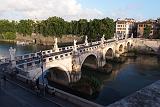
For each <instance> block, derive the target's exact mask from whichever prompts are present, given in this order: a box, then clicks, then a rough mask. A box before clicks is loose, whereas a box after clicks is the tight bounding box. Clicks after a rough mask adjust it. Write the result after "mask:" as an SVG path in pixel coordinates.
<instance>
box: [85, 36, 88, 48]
mask: <svg viewBox="0 0 160 107" xmlns="http://www.w3.org/2000/svg"><path fill="white" fill-rule="evenodd" d="M85 45H86V46H88V36H85Z"/></svg>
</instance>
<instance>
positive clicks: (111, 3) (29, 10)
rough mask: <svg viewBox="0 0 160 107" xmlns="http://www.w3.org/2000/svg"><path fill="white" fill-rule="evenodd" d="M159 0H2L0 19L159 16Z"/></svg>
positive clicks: (0, 2) (144, 17) (140, 17)
mask: <svg viewBox="0 0 160 107" xmlns="http://www.w3.org/2000/svg"><path fill="white" fill-rule="evenodd" d="M159 4H160V0H0V19H10V20H11V19H14V20H19V19H28V18H29V19H35V18H37V19H46V18H48V17H51V16H59V17H62V18H64V19H65V20H78V19H80V18H87V19H93V18H104V17H110V18H114V19H117V18H125V17H129V18H135V19H137V20H144V19H149V18H154V19H155V18H157V17H160V13H159V10H160V6H159Z"/></svg>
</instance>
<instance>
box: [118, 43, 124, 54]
mask: <svg viewBox="0 0 160 107" xmlns="http://www.w3.org/2000/svg"><path fill="white" fill-rule="evenodd" d="M118 50H119V52H122V51H123V45H122V44H121V45H120V46H119V49H118Z"/></svg>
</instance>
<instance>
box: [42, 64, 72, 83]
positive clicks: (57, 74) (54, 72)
mask: <svg viewBox="0 0 160 107" xmlns="http://www.w3.org/2000/svg"><path fill="white" fill-rule="evenodd" d="M50 65H51V66H49V67H47V68H46V69H45V71H48V73H49V74H50V76H51V78H50V79H51V80H53V81H55V82H58V81H59V82H60V83H62V82H63V83H62V84H68V83H70V82H71V79H70V73H69V70H68V69H67V68H66V67H65V66H63V65H55V64H50ZM57 80H58V81H57Z"/></svg>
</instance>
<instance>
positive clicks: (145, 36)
mask: <svg viewBox="0 0 160 107" xmlns="http://www.w3.org/2000/svg"><path fill="white" fill-rule="evenodd" d="M150 32H151V26H148V25H147V26H146V27H145V28H144V33H143V36H144V38H149V36H150Z"/></svg>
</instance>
